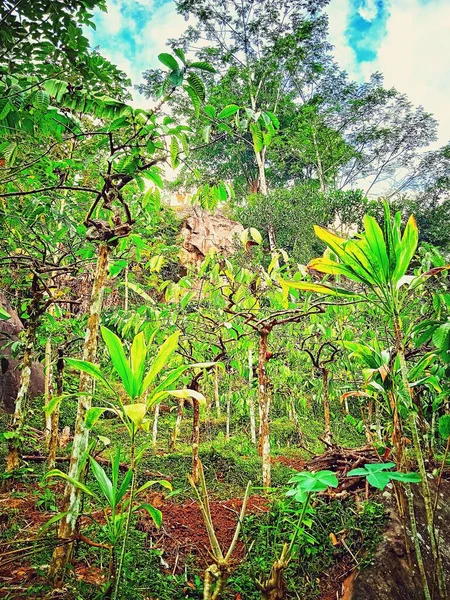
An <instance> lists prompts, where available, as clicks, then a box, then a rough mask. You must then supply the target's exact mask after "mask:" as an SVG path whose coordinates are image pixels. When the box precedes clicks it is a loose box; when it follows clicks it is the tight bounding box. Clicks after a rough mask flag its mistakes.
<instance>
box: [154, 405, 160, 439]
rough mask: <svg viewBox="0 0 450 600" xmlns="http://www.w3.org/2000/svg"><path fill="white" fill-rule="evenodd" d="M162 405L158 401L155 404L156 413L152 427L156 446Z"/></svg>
mask: <svg viewBox="0 0 450 600" xmlns="http://www.w3.org/2000/svg"><path fill="white" fill-rule="evenodd" d="M160 407H161V405H160V403H159V402H158V404H157V405H156V406H155V415H154V417H153V428H152V443H153V445H154V446H156V442H157V439H158V419H159V409H160Z"/></svg>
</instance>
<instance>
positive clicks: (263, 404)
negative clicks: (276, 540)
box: [258, 328, 270, 489]
mask: <svg viewBox="0 0 450 600" xmlns="http://www.w3.org/2000/svg"><path fill="white" fill-rule="evenodd" d="M269 333H270V329H267V328H263V329H262V330H261V331H260V332H259V336H260V337H259V356H258V400H259V416H260V425H259V444H258V453H259V455H260V456H261V458H262V480H263V488H264V489H268V488H269V487H270V436H269V412H270V394H269V391H268V389H267V383H268V382H267V375H266V363H267V338H268V336H269Z"/></svg>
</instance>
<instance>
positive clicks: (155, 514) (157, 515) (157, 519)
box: [134, 503, 162, 528]
mask: <svg viewBox="0 0 450 600" xmlns="http://www.w3.org/2000/svg"><path fill="white" fill-rule="evenodd" d="M141 509H145V510H146V511H147V512H148V514H149V515H150V516H151V518H152V519H153V522H154V523H155V525H156V527H158V528H159V527H161V525H162V512H161V511H160V510H158V509H157V508H155V507H154V506H152V505H151V504H148V503H144V504H139V506H136V508H135V509H134V510H135V511H137V510H141Z"/></svg>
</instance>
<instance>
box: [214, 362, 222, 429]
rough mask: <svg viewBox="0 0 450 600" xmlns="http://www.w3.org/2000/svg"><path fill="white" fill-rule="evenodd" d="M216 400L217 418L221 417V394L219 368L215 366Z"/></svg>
mask: <svg viewBox="0 0 450 600" xmlns="http://www.w3.org/2000/svg"><path fill="white" fill-rule="evenodd" d="M214 401H215V403H216V414H217V418H218V419H220V415H221V410H220V395H219V368H218V367H217V366H216V367H214Z"/></svg>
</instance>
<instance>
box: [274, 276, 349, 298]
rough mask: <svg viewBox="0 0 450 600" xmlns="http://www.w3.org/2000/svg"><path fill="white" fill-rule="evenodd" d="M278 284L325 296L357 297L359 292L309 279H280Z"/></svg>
mask: <svg viewBox="0 0 450 600" xmlns="http://www.w3.org/2000/svg"><path fill="white" fill-rule="evenodd" d="M280 285H281V286H282V287H284V288H287V289H295V290H301V291H304V292H316V293H317V294H325V295H327V296H344V297H345V296H346V297H350V298H359V297H360V296H359V294H357V293H355V292H350V291H349V290H345V289H344V288H338V287H329V286H327V285H324V284H323V283H311V282H310V281H286V280H284V279H280Z"/></svg>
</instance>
